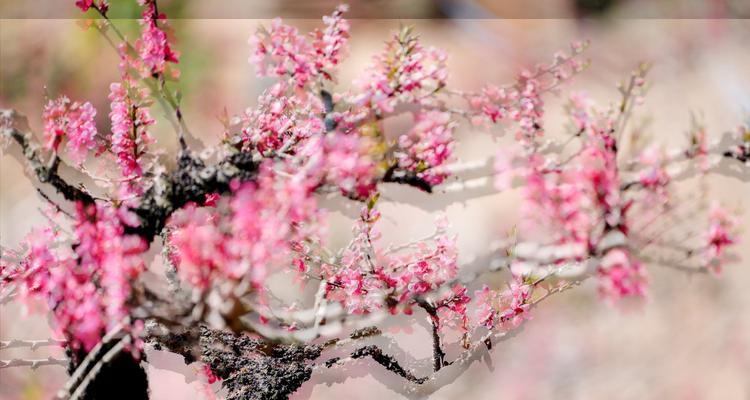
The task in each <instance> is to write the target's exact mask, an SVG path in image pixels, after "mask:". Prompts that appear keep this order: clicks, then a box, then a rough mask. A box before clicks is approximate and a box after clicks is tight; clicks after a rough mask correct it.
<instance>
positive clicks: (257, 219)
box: [168, 164, 319, 289]
mask: <svg viewBox="0 0 750 400" xmlns="http://www.w3.org/2000/svg"><path fill="white" fill-rule="evenodd" d="M314 184H315V182H314V181H311V180H310V179H309V178H307V177H306V176H304V175H302V174H297V175H293V176H286V175H280V174H278V173H277V172H275V171H274V170H273V167H272V166H271V165H269V164H265V165H264V167H262V172H261V173H260V176H259V177H258V180H257V182H248V183H244V184H241V185H236V186H235V188H234V189H233V193H232V196H231V197H223V198H222V199H220V200H219V201H218V203H217V204H216V207H199V206H197V205H195V204H190V205H188V206H186V207H184V208H182V209H180V210H179V211H177V212H175V213H174V214H173V215H172V217H171V218H170V222H169V225H168V227H169V228H168V229H169V230H170V244H171V246H172V247H173V248H174V249H175V251H176V252H175V255H176V257H174V258H173V260H172V261H173V262H176V264H177V268H178V271H179V272H180V274H181V275H182V276H183V278H185V279H186V280H187V281H188V282H190V283H191V284H193V285H194V286H196V287H198V288H201V289H205V288H207V287H208V286H209V285H210V284H211V282H212V281H213V279H215V278H222V279H229V280H242V278H244V277H248V278H250V281H251V282H252V283H254V284H257V285H259V286H260V284H261V283H262V282H263V280H264V279H265V277H266V274H267V271H268V269H269V268H270V267H272V266H273V265H278V264H281V263H282V262H284V261H285V260H286V261H288V258H289V257H290V254H291V250H292V247H294V243H295V242H301V241H303V240H304V239H305V238H309V237H314V236H317V234H318V231H317V229H318V228H319V223H318V218H319V216H318V214H319V210H318V208H317V206H316V201H315V198H314V197H313V196H312V192H313V189H314V187H315V186H314Z"/></svg>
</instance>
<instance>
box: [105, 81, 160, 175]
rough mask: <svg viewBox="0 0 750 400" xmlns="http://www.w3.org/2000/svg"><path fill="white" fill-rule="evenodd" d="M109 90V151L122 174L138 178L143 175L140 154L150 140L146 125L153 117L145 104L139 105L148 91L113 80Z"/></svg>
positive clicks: (151, 123)
mask: <svg viewBox="0 0 750 400" xmlns="http://www.w3.org/2000/svg"><path fill="white" fill-rule="evenodd" d="M109 90H110V93H109V100H110V101H111V104H110V107H111V109H112V111H111V112H110V113H109V118H110V120H111V121H112V138H111V141H112V153H114V155H115V157H116V158H117V164H118V165H119V166H120V170H121V172H122V175H123V176H124V177H126V178H133V177H135V178H138V177H140V176H142V175H143V165H142V161H141V157H142V155H143V154H144V153H145V152H146V146H147V145H148V144H149V143H152V142H153V139H152V138H151V136H150V135H149V134H148V131H147V128H148V127H149V126H150V125H153V124H154V122H155V121H154V120H153V118H151V115H150V113H149V110H148V108H146V107H142V106H141V103H143V101H144V100H145V98H146V96H147V94H146V93H145V92H143V91H142V90H141V89H139V88H137V87H136V88H133V89H131V90H128V86H127V83H118V82H115V83H112V84H111V85H110V87H109Z"/></svg>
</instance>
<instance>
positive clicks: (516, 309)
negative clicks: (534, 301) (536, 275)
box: [499, 276, 532, 328]
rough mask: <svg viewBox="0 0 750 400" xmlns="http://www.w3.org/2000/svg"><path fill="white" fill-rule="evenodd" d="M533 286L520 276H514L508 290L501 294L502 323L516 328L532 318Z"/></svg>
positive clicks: (500, 314) (500, 315)
mask: <svg viewBox="0 0 750 400" xmlns="http://www.w3.org/2000/svg"><path fill="white" fill-rule="evenodd" d="M531 292H532V288H531V285H528V284H526V283H524V282H523V278H522V277H520V276H514V277H513V281H511V282H510V285H509V288H508V290H506V291H504V292H502V293H501V294H500V302H501V307H500V313H499V317H500V322H502V323H503V325H505V326H506V327H510V328H516V327H518V325H520V324H521V322H523V321H524V320H527V319H529V318H530V314H529V310H530V309H531V305H530V304H529V301H530V300H531Z"/></svg>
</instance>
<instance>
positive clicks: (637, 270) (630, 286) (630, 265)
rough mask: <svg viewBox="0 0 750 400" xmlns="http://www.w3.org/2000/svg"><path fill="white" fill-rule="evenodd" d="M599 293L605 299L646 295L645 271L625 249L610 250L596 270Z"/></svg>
mask: <svg viewBox="0 0 750 400" xmlns="http://www.w3.org/2000/svg"><path fill="white" fill-rule="evenodd" d="M598 274H599V292H600V293H601V294H602V296H604V297H605V298H610V299H615V300H616V299H619V298H621V297H628V296H644V295H645V294H646V270H645V268H644V267H643V265H642V264H641V263H640V262H639V261H638V260H636V259H634V258H633V256H632V255H631V254H629V252H628V251H627V250H625V249H620V248H616V249H612V250H610V251H608V252H607V254H606V255H605V256H604V258H603V259H602V262H601V264H600V266H599V269H598Z"/></svg>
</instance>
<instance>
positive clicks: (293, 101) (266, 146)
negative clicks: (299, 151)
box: [242, 82, 325, 155]
mask: <svg viewBox="0 0 750 400" xmlns="http://www.w3.org/2000/svg"><path fill="white" fill-rule="evenodd" d="M258 102H259V105H258V107H257V108H255V109H248V110H247V111H246V112H245V114H244V115H243V117H242V140H243V142H244V143H245V147H246V148H248V149H253V150H255V151H258V152H259V153H260V154H261V155H271V154H273V153H274V152H276V151H278V150H280V149H282V148H286V151H287V152H294V150H295V147H296V146H295V145H296V144H297V143H300V142H302V141H304V140H305V139H307V138H309V137H311V136H315V135H321V134H323V133H324V131H325V128H324V124H323V120H322V118H321V117H320V116H321V114H322V113H323V105H322V102H321V101H320V98H319V97H318V96H314V95H311V94H309V93H305V92H299V91H297V92H291V93H290V91H289V88H288V85H287V84H286V83H284V82H278V83H276V84H275V85H273V86H272V87H271V88H270V89H268V90H266V91H265V92H263V94H262V95H261V96H260V98H259V101H258Z"/></svg>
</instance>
